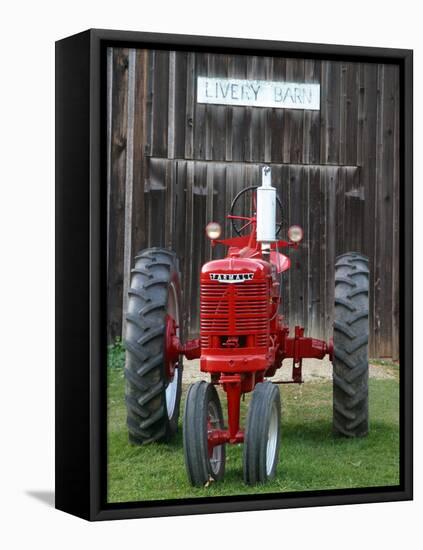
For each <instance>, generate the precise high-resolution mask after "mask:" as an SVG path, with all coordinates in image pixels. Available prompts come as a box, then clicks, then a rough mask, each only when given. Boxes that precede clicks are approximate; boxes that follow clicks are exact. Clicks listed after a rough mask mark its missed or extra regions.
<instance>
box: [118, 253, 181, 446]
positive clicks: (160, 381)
mask: <svg viewBox="0 0 423 550" xmlns="http://www.w3.org/2000/svg"><path fill="white" fill-rule="evenodd" d="M128 294H129V297H128V308H127V312H126V331H125V338H124V345H125V348H126V363H125V377H126V396H125V397H126V410H127V426H128V431H129V440H130V441H131V442H132V443H136V444H138V445H140V444H142V443H149V442H152V441H167V440H169V439H170V438H171V437H172V436H173V435H174V434H175V432H176V430H177V427H178V418H179V405H180V400H181V381H182V359H181V357H179V360H177V361H176V362H174V363H173V364H172V369H171V370H170V369H169V365H168V363H167V360H166V357H165V350H166V332H167V330H166V329H167V321H168V319H169V317H171V318H173V319H174V320H175V322H176V325H179V316H180V309H181V308H180V282H179V270H178V261H177V258H176V255H175V254H174V252H171V251H170V250H166V249H163V248H149V249H145V250H142V251H141V252H140V253H139V254H138V255H137V256H136V261H135V267H134V269H133V270H132V274H131V282H130V288H129V291H128ZM178 330H179V329H177V331H178Z"/></svg>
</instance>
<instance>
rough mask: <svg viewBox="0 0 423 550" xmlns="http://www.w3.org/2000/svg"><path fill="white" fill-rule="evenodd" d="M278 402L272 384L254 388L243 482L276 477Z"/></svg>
mask: <svg viewBox="0 0 423 550" xmlns="http://www.w3.org/2000/svg"><path fill="white" fill-rule="evenodd" d="M280 424H281V400H280V393H279V388H278V387H277V386H276V385H275V384H272V383H271V382H261V383H259V384H257V385H256V387H255V388H254V391H253V396H252V399H251V403H250V406H249V409H248V414H247V422H246V427H245V439H244V464H243V466H244V481H245V483H247V484H249V485H255V484H256V483H264V482H266V481H268V480H269V479H272V478H274V477H275V475H276V467H277V464H278V460H279V445H280V432H281V428H280Z"/></svg>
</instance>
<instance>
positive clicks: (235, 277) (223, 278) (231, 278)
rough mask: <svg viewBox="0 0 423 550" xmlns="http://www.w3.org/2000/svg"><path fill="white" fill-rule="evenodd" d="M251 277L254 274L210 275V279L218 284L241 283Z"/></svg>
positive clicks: (249, 279)
mask: <svg viewBox="0 0 423 550" xmlns="http://www.w3.org/2000/svg"><path fill="white" fill-rule="evenodd" d="M253 277H254V273H210V279H211V280H212V281H219V283H243V282H244V281H251V279H253Z"/></svg>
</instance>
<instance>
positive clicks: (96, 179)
mask: <svg viewBox="0 0 423 550" xmlns="http://www.w3.org/2000/svg"><path fill="white" fill-rule="evenodd" d="M87 33H88V35H87ZM82 35H83V36H84V37H86V36H89V65H90V70H89V89H90V93H89V125H88V128H89V129H88V132H89V167H88V171H87V174H86V184H88V185H89V234H88V235H86V238H87V242H89V266H87V268H88V275H89V295H90V299H89V332H88V334H87V338H88V341H89V357H87V361H86V362H85V368H86V369H88V371H89V388H88V406H87V408H86V409H85V415H86V420H87V422H88V425H89V440H88V442H87V440H86V439H85V440H84V441H83V442H79V444H80V445H81V446H84V447H86V446H87V445H88V450H87V449H86V448H84V450H83V452H80V453H79V454H80V455H81V456H83V457H84V459H83V461H82V462H84V464H82V462H81V467H82V469H83V470H84V471H87V472H88V478H89V491H88V492H89V494H88V496H87V495H86V494H85V493H84V495H83V496H81V500H83V501H84V502H83V506H82V507H81V512H80V513H77V512H76V511H75V509H74V510H70V509H65V508H67V507H66V506H63V505H62V506H61V505H60V504H59V505H58V506H57V507H58V508H59V509H64V511H69V512H70V513H74V514H75V515H80V516H81V517H84V518H85V519H89V520H109V519H124V518H137V517H156V516H170V515H185V514H207V513H217V512H234V511H251V510H267V509H277V508H288V507H289V508H293V507H307V506H329V505H341V504H359V503H371V502H384V501H400V500H410V499H412V498H413V493H412V482H413V473H412V429H413V424H412V384H413V379H412V339H413V336H412V197H413V195H412V160H413V159H412V79H413V76H412V74H413V52H412V51H411V50H404V49H390V48H373V47H370V48H369V47H361V46H337V45H322V44H305V43H291V42H278V41H265V40H255V39H254V40H250V39H237V38H217V37H200V36H187V35H169V34H166V35H165V34H159V33H143V32H130V31H110V30H100V29H92V30H90V31H86V32H85V33H81V35H77V36H82ZM73 38H74V37H70V38H68V39H64V41H66V40H67V41H71V40H72V39H73ZM61 42H63V41H60V42H58V43H57V44H58V45H60V43H61ZM123 44H125V45H132V47H142V46H144V47H151V48H153V47H167V48H180V49H182V48H185V49H187V48H188V49H189V48H191V49H193V48H205V49H209V50H210V49H217V50H219V49H225V50H227V49H232V50H237V51H238V52H241V51H242V52H243V53H247V54H248V53H251V52H252V51H256V52H257V51H260V53H261V54H264V52H269V53H270V52H273V55H275V54H277V53H280V54H284V55H286V54H287V53H291V54H295V53H297V54H298V55H301V57H304V56H307V55H308V56H314V57H319V58H322V57H325V58H328V59H329V58H330V59H340V58H343V59H345V58H348V59H357V58H360V59H362V60H364V61H366V60H369V61H370V60H376V61H379V62H384V63H387V62H394V63H398V64H399V65H400V67H401V71H402V78H401V86H402V88H401V97H402V112H401V135H402V137H403V141H402V147H401V184H402V185H401V217H402V223H401V224H400V225H401V229H400V242H401V268H402V270H401V302H400V306H401V319H402V325H401V345H400V350H401V353H400V357H401V359H402V363H403V364H404V370H403V374H405V376H404V379H403V380H402V382H401V388H400V394H401V395H400V408H401V415H402V418H403V421H404V427H403V429H402V430H401V449H402V457H401V458H402V461H401V481H402V482H401V486H400V487H394V488H392V489H391V490H390V488H380V489H379V490H378V489H377V488H374V489H372V490H369V489H367V488H364V489H363V490H360V491H359V492H357V491H348V490H347V489H346V490H343V491H341V492H330V491H328V492H327V494H321V493H323V492H319V494H318V495H317V494H316V493H315V492H310V493H307V494H301V495H299V496H297V495H293V494H290V495H288V496H286V495H281V496H278V497H277V498H276V497H275V496H274V495H273V496H268V497H266V498H263V499H262V498H260V499H258V498H256V499H254V498H253V499H251V500H244V499H243V498H242V497H241V496H239V497H234V498H231V499H227V500H225V501H220V500H219V501H217V497H215V498H214V499H212V500H215V501H214V502H204V501H203V502H202V501H201V499H195V501H194V502H193V500H194V499H190V502H189V503H187V502H186V501H183V502H181V503H180V502H177V503H173V502H166V501H164V502H162V503H159V502H154V503H151V502H144V503H143V502H139V503H128V504H116V505H115V504H114V505H110V504H109V505H107V504H106V503H105V500H104V496H105V495H104V474H105V470H104V467H105V453H106V446H105V435H106V434H105V415H106V409H105V399H102V397H104V393H103V392H104V391H105V387H104V376H103V377H102V376H101V370H102V365H103V366H104V361H105V351H106V350H105V345H104V340H103V339H102V329H101V327H102V325H103V323H104V321H105V318H106V304H105V301H104V299H103V296H104V281H102V278H101V270H102V267H104V266H102V256H101V247H102V246H103V245H104V240H103V238H104V235H102V232H101V227H102V215H104V208H103V209H102V205H101V202H100V198H101V195H100V182H101V179H102V177H103V174H102V171H103V169H104V166H102V164H105V163H102V160H104V159H102V156H101V150H102V147H101V117H102V113H103V112H104V111H103V107H104V104H103V99H102V89H103V86H104V82H102V74H104V71H103V73H102V71H101V61H102V48H104V47H106V46H107V45H123ZM59 47H60V46H59ZM75 85H77V83H76V84H75ZM58 108H59V109H60V106H59V107H58ZM57 139H58V138H57V137H56V144H57ZM62 145H63V144H62ZM103 150H104V149H103ZM79 154H81V155H82V157H83V156H84V151H80V152H79ZM79 154H78V155H77V158H76V161H77V162H78V161H79V158H78V157H79ZM59 184H60V182H58V181H57V175H56V185H59ZM103 206H104V205H103ZM103 221H104V219H103ZM103 225H104V224H103ZM62 231H66V229H65V228H63V227H62ZM82 244H83V243H82ZM60 271H61V270H60V266H58V269H57V273H59V275H60ZM405 282H406V283H407V284H405ZM60 342H61V340H60V338H59V339H58V344H59V345H60ZM59 370H60V369H58V367H57V364H56V377H57V376H59V378H60V372H59ZM68 414H70V413H69V412H68ZM56 433H57V432H56ZM73 443H74V445H77V446H78V442H77V441H73ZM87 457H88V458H87ZM324 493H326V492H324ZM330 493H331V494H330ZM335 493H336V494H335ZM340 493H342V494H340ZM87 498H88V501H87V500H86V499H87ZM81 505H82V502H81Z"/></svg>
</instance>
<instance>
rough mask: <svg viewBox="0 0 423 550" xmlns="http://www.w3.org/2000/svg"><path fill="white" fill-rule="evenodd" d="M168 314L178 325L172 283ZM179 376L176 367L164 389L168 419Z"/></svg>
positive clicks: (173, 407) (172, 406) (177, 307)
mask: <svg viewBox="0 0 423 550" xmlns="http://www.w3.org/2000/svg"><path fill="white" fill-rule="evenodd" d="M168 313H169V314H170V315H171V316H172V317H173V318H174V319H175V321H176V324H177V325H179V304H178V295H177V293H176V288H175V285H174V283H171V284H170V287H169V298H168ZM176 336H179V326H178V328H177V329H176ZM179 374H180V373H179V369H178V366H176V368H175V374H174V375H173V380H172V381H171V382H169V384H168V385H167V388H166V409H167V416H168V418H169V419H171V418H172V416H173V413H174V412H175V406H176V396H177V393H178V382H179Z"/></svg>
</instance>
